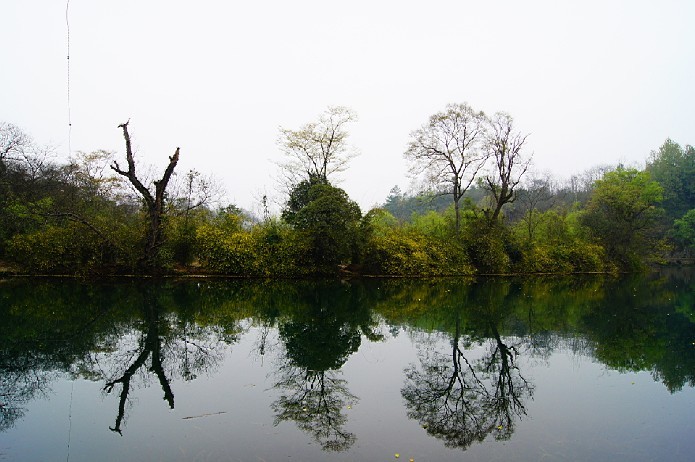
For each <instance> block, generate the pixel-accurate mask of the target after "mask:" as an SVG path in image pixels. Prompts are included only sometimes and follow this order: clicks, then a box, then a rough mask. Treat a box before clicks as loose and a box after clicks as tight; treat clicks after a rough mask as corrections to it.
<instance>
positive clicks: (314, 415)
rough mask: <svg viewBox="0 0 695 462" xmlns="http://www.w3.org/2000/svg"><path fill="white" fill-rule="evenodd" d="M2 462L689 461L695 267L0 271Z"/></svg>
mask: <svg viewBox="0 0 695 462" xmlns="http://www.w3.org/2000/svg"><path fill="white" fill-rule="evenodd" d="M0 338H1V339H2V346H1V347H0V460H18V461H23V460H26V461H36V460H43V461H51V460H60V461H62V460H72V461H93V460H135V461H137V460H143V461H145V460H167V461H168V460H182V461H183V460H186V461H190V460H231V461H258V460H263V461H276V460H297V461H299V460H302V461H311V460H328V459H330V460H351V461H354V460H364V461H373V460H395V459H396V454H398V455H399V458H400V459H401V460H409V459H410V458H413V459H414V460H415V461H426V460H428V461H440V460H441V461H446V460H480V461H487V460H516V461H524V460H529V461H531V460H534V461H536V460H578V461H579V460H625V461H628V460H629V461H639V460H673V461H678V460H683V461H685V460H692V454H695V440H694V439H693V438H692V435H695V417H693V412H692V411H693V409H695V391H694V388H693V386H694V385H695V278H694V277H693V275H692V273H688V272H685V271H674V272H661V273H654V274H650V275H645V276H631V277H624V278H620V279H613V278H604V277H591V278H524V279H487V280H481V281H477V282H470V281H463V280H458V279H442V280H432V281H428V280H417V281H405V280H404V281H401V280H368V281H357V282H350V283H347V282H261V281H208V280H200V281H164V282H154V281H140V282H133V281H126V282H124V281H121V282H101V283H94V282H92V283H87V282H78V281H65V280H7V281H3V282H0Z"/></svg>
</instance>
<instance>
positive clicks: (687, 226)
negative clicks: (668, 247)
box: [672, 209, 695, 250]
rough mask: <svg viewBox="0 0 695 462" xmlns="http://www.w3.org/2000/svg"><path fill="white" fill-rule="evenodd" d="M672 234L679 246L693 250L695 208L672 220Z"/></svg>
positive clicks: (694, 242)
mask: <svg viewBox="0 0 695 462" xmlns="http://www.w3.org/2000/svg"><path fill="white" fill-rule="evenodd" d="M672 235H673V238H674V239H675V240H676V241H677V242H678V244H679V245H680V246H682V247H684V248H689V249H691V250H695V209H692V210H688V211H687V212H686V213H685V215H683V216H682V217H681V218H679V219H677V220H675V221H674V222H673V231H672Z"/></svg>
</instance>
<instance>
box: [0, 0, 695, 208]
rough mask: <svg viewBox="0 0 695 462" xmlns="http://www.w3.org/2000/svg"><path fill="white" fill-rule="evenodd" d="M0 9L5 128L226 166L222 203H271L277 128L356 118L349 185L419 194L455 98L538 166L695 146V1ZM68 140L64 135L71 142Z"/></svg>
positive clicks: (376, 194)
mask: <svg viewBox="0 0 695 462" xmlns="http://www.w3.org/2000/svg"><path fill="white" fill-rule="evenodd" d="M66 6H68V3H67V1H59V0H3V1H2V4H1V5H0V41H1V43H2V45H1V46H0V63H2V70H1V71H0V121H6V122H10V123H13V124H15V125H18V126H20V127H21V128H23V129H24V130H25V131H26V132H28V133H29V134H31V135H32V136H33V137H34V139H35V140H36V141H38V142H39V143H41V144H52V145H54V146H56V149H57V151H58V153H59V155H61V156H64V157H67V156H68V153H69V147H70V148H71V149H72V151H73V152H75V151H80V150H81V151H87V152H89V151H94V150H97V149H107V150H113V151H117V152H118V153H119V154H121V155H123V153H124V145H123V138H122V133H121V131H120V130H119V129H118V128H117V125H118V124H120V123H122V122H125V121H126V120H128V119H129V118H130V120H131V123H130V126H129V128H130V132H131V135H132V136H133V138H134V141H135V146H136V148H137V151H138V154H139V156H140V157H141V158H142V160H143V162H148V163H151V164H156V165H158V166H163V165H165V163H166V161H167V156H168V155H171V154H172V153H173V151H174V149H175V148H176V147H177V146H180V147H181V162H180V163H179V167H178V171H179V173H183V172H185V171H187V170H188V169H190V168H195V169H196V170H198V171H201V172H203V173H211V174H214V175H215V176H216V177H217V178H218V179H219V180H220V181H221V182H222V183H223V184H224V187H225V189H226V191H227V196H228V198H229V201H232V202H235V203H237V204H238V205H240V206H242V207H244V208H247V209H257V208H258V201H259V198H260V197H261V196H262V195H263V194H264V193H267V194H269V195H270V196H277V194H278V193H277V192H276V191H277V185H276V183H275V181H274V179H273V178H274V176H275V166H274V162H275V161H277V160H279V159H280V156H281V154H280V151H279V149H278V148H277V146H276V144H275V140H276V139H277V135H278V127H280V126H282V127H285V128H291V129H294V128H299V127H300V126H301V125H302V124H304V123H307V122H310V121H312V120H315V119H316V118H317V117H318V115H319V114H320V113H321V112H322V111H323V110H324V109H325V108H326V107H327V106H329V105H343V106H348V107H350V108H352V109H353V110H354V111H355V112H357V114H358V116H359V121H358V122H357V123H356V124H354V125H353V126H352V127H351V129H350V133H351V137H350V141H351V143H352V144H353V145H354V146H355V147H356V148H357V149H359V151H360V152H361V156H360V157H358V158H356V159H354V160H353V161H352V163H351V166H350V168H349V169H348V171H347V172H346V173H345V174H344V175H343V177H344V181H342V183H340V186H342V187H343V188H344V189H346V190H347V192H348V193H349V194H350V195H351V197H352V198H353V199H355V200H357V201H358V202H359V203H360V205H361V206H362V207H363V209H367V208H369V207H370V206H372V205H374V204H376V203H381V202H383V200H384V199H385V197H386V196H387V194H388V192H389V190H390V189H391V188H392V187H393V186H394V185H396V184H398V185H400V186H401V188H403V189H407V187H408V185H409V180H408V178H407V176H406V172H407V165H406V163H405V161H404V159H403V151H404V150H405V147H406V143H407V141H408V137H409V134H410V132H411V131H412V130H414V129H416V128H418V127H419V126H420V125H422V124H423V123H424V122H425V121H426V120H427V118H428V117H429V116H430V115H431V114H433V113H435V112H437V111H440V110H442V109H443V108H444V106H445V105H446V104H447V103H458V102H468V103H469V104H470V105H471V106H473V107H474V108H475V109H479V110H483V111H485V112H487V113H494V112H496V111H506V112H508V113H510V114H511V115H512V116H513V117H514V119H515V123H516V126H517V128H518V129H519V130H521V131H523V132H528V133H530V134H531V135H530V137H529V143H528V152H529V154H530V153H533V154H534V164H535V168H536V169H537V170H539V171H550V172H552V173H554V174H555V175H557V176H561V177H567V176H569V175H571V174H573V173H580V172H581V171H583V170H585V169H587V168H590V167H592V166H595V165H599V164H606V163H616V162H620V161H622V162H625V163H629V164H632V163H634V164H638V165H641V164H642V163H643V162H644V160H645V159H646V158H647V156H648V155H649V152H650V151H651V150H654V149H657V148H658V147H659V146H660V145H661V144H662V143H663V141H664V140H665V139H666V138H667V137H670V138H672V139H674V140H675V141H677V142H679V143H681V144H695V84H694V82H695V27H694V26H693V25H694V24H695V1H691V0H682V1H672V0H659V1H635V0H624V1H610V0H601V1H575V2H566V1H554V0H549V1H482V0H479V1H466V0H427V1H417V2H416V1H407V0H401V1H379V0H350V1H343V2H340V3H338V2H331V1H327V0H322V1H319V0H317V1H306V0H292V1H287V0H285V1H280V0H278V1H275V0H267V1H226V2H222V1H204V0H198V1H177V0H167V1H164V0H161V1H154V0H119V1H108V2H107V1H95V0H70V2H69V9H68V18H69V26H70V103H71V104H70V110H71V111H70V113H71V119H72V131H71V135H70V136H69V129H68V100H67V88H68V86H67V59H66V56H67V25H66ZM69 140H70V143H68V141H69Z"/></svg>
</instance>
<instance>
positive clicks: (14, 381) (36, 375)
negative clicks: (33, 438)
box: [0, 361, 55, 433]
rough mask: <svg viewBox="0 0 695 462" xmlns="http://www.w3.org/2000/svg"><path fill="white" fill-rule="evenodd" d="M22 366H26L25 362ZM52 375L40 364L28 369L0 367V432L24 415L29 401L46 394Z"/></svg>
mask: <svg viewBox="0 0 695 462" xmlns="http://www.w3.org/2000/svg"><path fill="white" fill-rule="evenodd" d="M29 362H31V363H33V361H29ZM6 366H9V365H6ZM23 366H24V367H26V364H24V365H23ZM54 375H55V373H50V372H46V371H44V370H42V369H41V368H40V366H39V367H37V368H35V369H32V368H29V369H28V370H18V369H15V368H13V367H3V368H2V369H0V433H2V432H4V431H6V430H9V429H10V428H12V427H13V426H14V423H15V422H16V421H17V420H19V419H21V418H22V417H24V413H25V412H26V408H25V406H26V405H27V404H28V403H29V402H31V401H32V400H34V399H36V398H38V397H42V396H45V395H46V392H47V391H48V385H49V383H50V382H51V380H52V378H53V376H54Z"/></svg>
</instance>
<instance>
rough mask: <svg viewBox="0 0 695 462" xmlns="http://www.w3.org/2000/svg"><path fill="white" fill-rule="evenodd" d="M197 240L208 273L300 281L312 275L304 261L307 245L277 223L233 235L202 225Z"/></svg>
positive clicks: (305, 241) (305, 259)
mask: <svg viewBox="0 0 695 462" xmlns="http://www.w3.org/2000/svg"><path fill="white" fill-rule="evenodd" d="M196 238H197V242H196V248H197V251H198V254H197V257H198V260H199V263H200V266H201V268H202V269H203V270H205V271H208V272H212V273H216V274H227V275H236V276H250V277H271V276H272V277H302V276H307V275H309V274H310V272H311V266H309V264H308V263H309V262H308V261H307V257H306V255H307V254H308V253H309V250H310V243H309V242H308V241H307V240H306V239H303V236H302V235H301V234H300V233H297V232H295V231H294V230H292V229H291V228H289V227H287V226H283V225H282V224H280V223H278V222H276V221H271V222H270V223H267V224H265V225H260V226H257V227H255V228H253V230H251V231H244V230H237V231H236V232H232V233H229V232H225V230H224V229H221V228H220V227H216V226H214V225H211V224H204V225H202V226H200V227H199V228H198V229H197V233H196Z"/></svg>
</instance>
